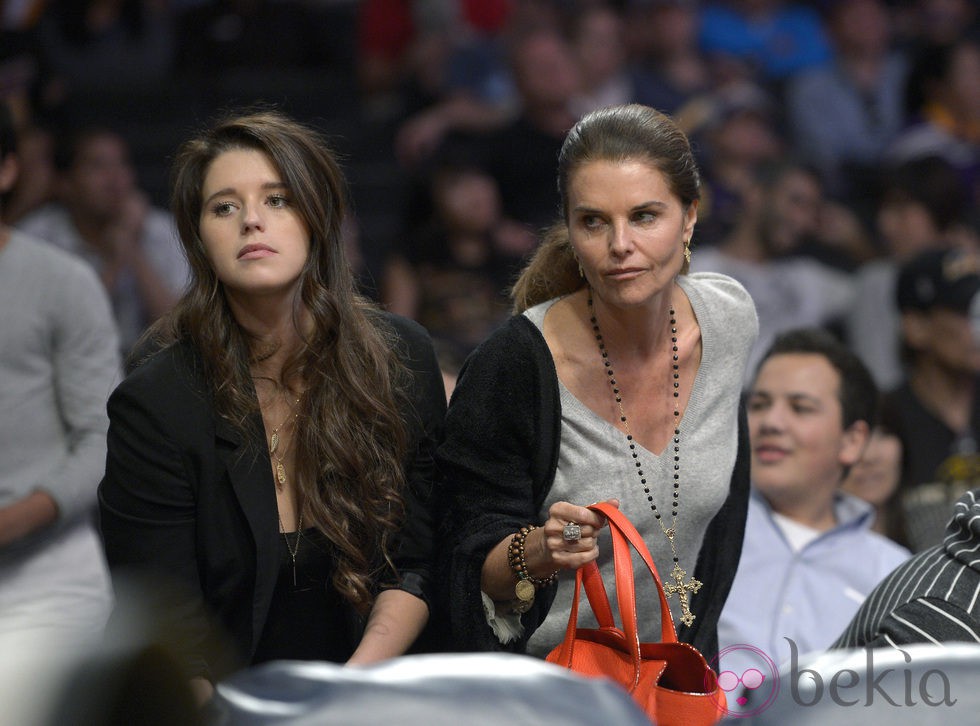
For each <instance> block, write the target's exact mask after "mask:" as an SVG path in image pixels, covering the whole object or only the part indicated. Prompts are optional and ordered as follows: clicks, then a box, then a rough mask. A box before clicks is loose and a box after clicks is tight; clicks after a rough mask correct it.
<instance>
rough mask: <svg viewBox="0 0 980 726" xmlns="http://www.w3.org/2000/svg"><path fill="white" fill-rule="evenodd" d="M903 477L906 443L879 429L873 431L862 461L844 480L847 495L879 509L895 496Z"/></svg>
mask: <svg viewBox="0 0 980 726" xmlns="http://www.w3.org/2000/svg"><path fill="white" fill-rule="evenodd" d="M901 476H902V441H901V439H899V438H898V436H896V435H895V434H892V433H889V432H887V431H885V430H884V429H882V428H880V427H877V428H875V429H874V431H872V433H871V438H870V439H869V440H868V446H867V448H866V449H865V450H864V454H863V455H862V456H861V459H860V460H859V461H858V462H857V463H856V464H855V465H854V466H853V467H852V468H851V470H850V471H849V472H848V474H847V477H846V478H845V479H844V484H843V489H844V491H846V492H848V493H850V494H853V495H854V496H856V497H860V498H861V499H863V500H864V501H866V502H868V503H870V504H873V505H874V506H876V507H880V506H882V505H884V504H885V503H886V502H887V501H888V499H889V498H890V497H891V496H892V494H894V492H895V489H896V488H897V487H898V484H899V481H900V480H901Z"/></svg>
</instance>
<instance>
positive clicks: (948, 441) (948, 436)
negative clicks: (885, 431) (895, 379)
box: [882, 249, 980, 551]
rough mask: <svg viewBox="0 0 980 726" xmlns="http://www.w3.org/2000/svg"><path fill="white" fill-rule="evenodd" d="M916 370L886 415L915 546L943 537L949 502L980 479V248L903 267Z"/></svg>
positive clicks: (901, 295)
mask: <svg viewBox="0 0 980 726" xmlns="http://www.w3.org/2000/svg"><path fill="white" fill-rule="evenodd" d="M897 296H898V307H899V309H900V310H901V315H902V318H901V325H902V334H901V340H902V345H903V349H904V352H905V355H906V358H907V361H908V374H907V377H906V379H905V381H904V382H903V383H902V385H900V386H899V387H898V388H896V389H894V390H892V391H890V392H889V393H888V394H887V395H886V396H885V400H884V406H883V410H882V420H883V421H884V422H885V423H887V424H888V425H889V426H890V427H891V428H892V429H893V430H894V431H896V432H898V434H899V436H900V437H901V438H902V444H903V448H904V451H905V457H906V459H907V462H908V465H907V467H906V477H905V479H904V481H903V482H902V506H903V510H904V513H905V523H906V532H907V537H908V541H909V544H910V546H911V547H912V549H913V550H915V551H919V550H923V549H925V548H927V547H931V546H933V545H935V544H938V543H939V542H940V541H941V540H942V534H943V527H944V526H945V522H946V519H947V517H948V516H949V508H950V507H951V506H952V505H953V503H954V502H955V501H956V500H957V498H958V497H959V496H960V495H961V494H962V493H963V492H964V491H965V490H966V489H969V488H972V487H974V486H976V485H977V482H978V481H980V392H978V391H980V389H978V383H980V335H978V333H980V331H978V330H977V329H976V325H977V322H978V321H980V255H978V254H977V252H976V251H972V252H966V251H963V250H955V249H954V250H927V251H925V252H923V253H921V254H919V255H917V256H915V257H913V258H912V259H911V260H909V261H908V262H906V263H905V264H904V265H903V266H902V268H901V271H900V273H899V277H898V286H897Z"/></svg>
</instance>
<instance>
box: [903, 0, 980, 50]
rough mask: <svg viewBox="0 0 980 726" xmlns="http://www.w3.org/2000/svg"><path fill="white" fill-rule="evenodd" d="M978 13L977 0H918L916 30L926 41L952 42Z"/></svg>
mask: <svg viewBox="0 0 980 726" xmlns="http://www.w3.org/2000/svg"><path fill="white" fill-rule="evenodd" d="M976 14H977V8H976V0H918V2H917V3H916V13H915V18H914V21H913V22H914V30H915V32H916V33H917V34H918V35H919V36H921V37H922V39H923V40H925V41H926V42H933V43H952V42H954V41H955V40H956V39H957V38H960V37H961V36H962V34H963V30H964V28H969V27H970V24H971V23H972V22H973V20H974V18H976Z"/></svg>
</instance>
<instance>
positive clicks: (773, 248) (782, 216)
mask: <svg viewBox="0 0 980 726" xmlns="http://www.w3.org/2000/svg"><path fill="white" fill-rule="evenodd" d="M822 204H823V192H822V190H821V187H820V183H819V182H818V181H817V179H816V178H815V177H814V176H813V175H812V174H810V173H809V172H806V171H804V170H802V169H792V170H790V171H788V172H786V173H785V174H783V175H782V176H781V177H780V178H779V180H778V182H777V183H776V184H774V185H773V188H772V189H770V190H769V197H768V200H767V201H765V202H764V203H763V204H762V208H761V215H762V224H761V232H762V236H763V242H764V244H765V246H766V249H767V250H768V251H769V252H770V253H771V254H786V253H788V252H791V251H792V250H793V249H795V248H796V247H798V246H799V245H800V243H801V242H803V240H804V239H806V238H807V237H809V236H811V235H814V234H815V233H816V232H817V226H818V223H819V219H820V208H821V205H822Z"/></svg>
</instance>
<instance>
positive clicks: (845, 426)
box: [718, 329, 909, 708]
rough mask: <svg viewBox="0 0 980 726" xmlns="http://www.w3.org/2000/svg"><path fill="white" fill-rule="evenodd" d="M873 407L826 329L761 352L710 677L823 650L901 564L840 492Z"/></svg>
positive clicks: (853, 359) (900, 555) (867, 384)
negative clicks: (747, 489) (734, 545)
mask: <svg viewBox="0 0 980 726" xmlns="http://www.w3.org/2000/svg"><path fill="white" fill-rule="evenodd" d="M876 397H877V390H876V389H875V385H874V381H873V380H872V379H871V375H870V373H868V371H867V369H866V368H865V367H864V365H863V364H862V363H861V361H860V359H858V358H857V356H855V355H854V354H853V353H852V352H851V351H850V350H848V349H847V347H846V346H844V345H843V344H842V343H841V342H840V341H839V340H837V339H836V338H835V337H834V336H832V335H831V334H830V333H828V332H827V331H824V330H820V329H798V330H792V331H787V332H785V333H783V334H781V335H780V336H779V337H777V338H776V340H775V341H774V342H773V344H772V346H771V347H770V348H769V350H768V351H767V352H766V354H765V357H764V358H763V360H762V363H761V365H760V366H759V368H758V370H757V373H756V376H755V380H754V381H753V383H752V386H751V390H750V391H749V394H748V399H747V407H748V418H749V439H750V443H751V448H752V494H751V496H750V499H749V513H748V520H747V522H746V526H745V541H744V544H743V546H742V556H741V559H740V560H739V564H738V570H737V572H736V574H735V582H734V583H733V585H732V591H731V593H730V594H729V596H728V600H727V601H726V602H725V606H724V609H723V610H722V613H721V618H720V620H719V622H718V639H719V646H720V647H721V651H720V653H721V659H720V663H719V669H720V670H729V671H733V672H734V673H736V674H737V675H742V674H743V673H744V671H745V670H746V669H747V668H749V667H758V663H757V661H756V660H755V656H754V653H753V651H752V650H751V649H752V648H757V649H759V650H761V651H762V652H764V653H765V654H766V655H767V656H768V657H769V658H770V659H771V660H772V661H773V662H774V663H775V664H777V665H778V664H780V663H783V662H785V661H786V660H788V658H789V656H790V653H791V647H792V648H795V649H796V650H797V651H798V652H800V653H807V652H810V651H813V650H815V649H823V648H826V647H827V646H828V645H830V643H832V642H833V640H834V638H835V637H837V635H838V634H839V633H840V632H841V630H842V629H843V628H844V627H845V625H846V624H847V623H848V622H849V621H850V619H851V617H852V616H853V615H854V612H855V611H856V610H857V608H858V606H859V605H860V604H861V602H862V600H863V599H864V597H865V596H866V595H867V594H868V593H869V592H871V590H872V589H873V588H874V586H875V585H877V584H878V582H879V581H880V580H881V579H882V578H883V577H885V575H887V574H888V573H889V572H891V571H892V570H893V569H894V568H895V567H896V566H898V565H899V564H900V563H902V562H904V561H905V559H906V558H907V557H908V556H909V552H908V550H906V549H905V548H903V547H900V546H899V545H897V544H895V543H894V542H892V541H891V540H889V539H887V538H886V537H883V536H882V535H880V534H877V533H876V532H873V531H871V525H872V522H873V520H874V510H873V508H872V507H871V505H870V504H868V503H867V502H865V501H863V500H861V499H858V498H857V497H854V496H852V495H849V494H845V493H844V492H842V491H841V483H842V481H843V480H844V478H845V476H846V475H847V472H848V470H849V469H850V468H851V467H852V466H854V465H855V464H856V463H857V462H858V461H859V460H860V458H861V455H862V453H863V451H864V448H865V446H866V445H867V442H868V437H869V435H870V432H871V428H872V427H873V426H874V423H875V420H874V419H875V406H876ZM856 553H860V556H856ZM787 639H790V640H792V642H793V646H791V645H790V644H789V643H788V642H787ZM732 646H748V647H742V648H733V647H732ZM726 648H729V650H727V651H726ZM731 693H732V694H733V695H735V696H737V695H738V693H737V692H735V691H733V692H731ZM729 707H730V708H737V705H736V704H735V703H730V704H729Z"/></svg>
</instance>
